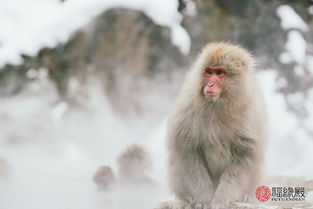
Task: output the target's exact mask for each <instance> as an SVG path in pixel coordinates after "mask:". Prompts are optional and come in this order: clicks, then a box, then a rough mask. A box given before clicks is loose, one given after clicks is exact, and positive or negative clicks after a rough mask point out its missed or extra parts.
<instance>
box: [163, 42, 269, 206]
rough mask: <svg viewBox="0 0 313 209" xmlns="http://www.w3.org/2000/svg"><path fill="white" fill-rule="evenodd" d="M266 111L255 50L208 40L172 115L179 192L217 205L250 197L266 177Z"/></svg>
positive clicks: (173, 176) (174, 186)
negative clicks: (258, 80)
mask: <svg viewBox="0 0 313 209" xmlns="http://www.w3.org/2000/svg"><path fill="white" fill-rule="evenodd" d="M265 115H266V114H265V105H264V104H263V99H262V95H261V94H260V91H259V88H258V85H257V80H256V77H255V72H254V59H253V58H252V56H251V54H250V53H249V52H248V51H247V50H245V49H243V48H241V47H239V46H235V45H232V44H229V43H211V44H208V45H207V46H206V47H205V48H204V49H203V50H202V52H201V53H200V54H199V56H198V58H197V60H196V62H195V63H194V65H193V67H192V69H191V70H190V72H189V73H188V75H187V77H186V80H185V82H184V84H183V87H182V90H181V92H180V93H179V96H178V98H177V101H176V103H175V105H174V108H173V111H172V114H171V115H170V118H169V121H168V131H167V141H168V148H169V178H170V187H171V190H172V191H173V192H174V194H175V195H176V197H177V198H178V199H180V200H182V201H184V202H187V203H190V204H193V203H196V204H203V205H208V206H209V207H211V208H214V209H217V208H225V207H226V206H227V204H228V203H229V201H233V200H247V199H248V198H249V197H250V196H251V195H252V194H253V193H254V192H255V189H256V187H257V185H259V181H260V180H261V177H262V175H261V173H262V162H263V160H262V158H263V143H264V140H265V138H266V132H267V131H266V116H265Z"/></svg>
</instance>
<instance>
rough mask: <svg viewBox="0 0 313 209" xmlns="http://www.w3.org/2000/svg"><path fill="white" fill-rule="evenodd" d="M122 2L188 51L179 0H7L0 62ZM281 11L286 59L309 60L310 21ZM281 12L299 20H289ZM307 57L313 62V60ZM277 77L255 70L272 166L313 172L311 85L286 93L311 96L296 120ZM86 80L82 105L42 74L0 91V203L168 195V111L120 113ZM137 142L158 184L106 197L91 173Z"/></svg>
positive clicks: (101, 202) (272, 170) (80, 208)
mask: <svg viewBox="0 0 313 209" xmlns="http://www.w3.org/2000/svg"><path fill="white" fill-rule="evenodd" d="M116 6H122V7H128V8H133V9H136V10H141V11H144V12H145V13H146V14H147V15H148V16H150V17H151V18H152V19H153V20H154V21H155V22H156V23H158V24H161V25H166V26H169V27H170V28H171V29H172V34H173V43H175V44H176V45H177V46H179V47H180V49H181V50H182V51H183V52H188V50H189V47H190V41H189V37H188V35H187V33H186V31H185V30H184V29H183V28H182V27H181V26H180V21H181V18H182V17H181V16H180V14H179V13H178V12H177V9H176V8H177V1H174V0H160V1H153V0H133V1H131V0H129V1H122V0H118V1H116V0H114V1H113V0H110V1H109V0H80V1H78V0H76V1H74V0H68V1H66V2H65V3H63V4H61V3H59V1H56V0H28V1H18V0H2V1H1V2H0V25H1V30H0V65H3V64H5V63H8V62H11V63H18V62H19V61H20V58H19V54H20V53H26V54H29V55H33V54H35V53H36V52H37V50H38V49H39V48H40V47H42V46H54V45H56V44H57V43H58V42H62V41H65V40H66V39H67V38H68V37H69V35H70V34H71V33H72V32H73V31H74V30H76V29H77V28H80V27H81V26H83V25H86V24H87V23H88V22H89V21H90V20H91V19H92V18H93V17H95V16H96V15H97V14H99V13H101V12H102V11H103V10H105V9H109V8H112V7H116ZM277 14H278V16H279V17H280V18H281V19H282V27H283V28H284V29H291V28H292V30H291V31H290V32H289V35H288V42H287V43H286V51H285V52H284V53H283V54H282V55H281V61H282V62H286V63H288V62H290V61H296V63H297V64H298V66H300V67H301V66H304V65H306V64H307V63H306V62H307V60H310V59H305V56H306V54H305V49H306V42H305V40H304V39H303V36H302V35H301V31H302V32H303V31H305V30H307V26H306V24H305V23H304V22H302V21H301V20H299V16H297V14H295V12H294V10H293V9H292V8H290V7H288V6H283V7H280V8H279V9H278V10H277ZM285 18H289V19H290V18H292V19H293V21H290V22H289V25H288V21H287V22H286V21H285ZM291 23H292V25H291ZM310 63H311V66H312V67H311V68H310V69H313V61H311V62H310ZM29 74H30V76H32V73H31V72H30V73H29ZM275 78H276V75H275V71H274V70H266V71H260V72H259V73H258V79H259V81H260V83H261V87H262V89H263V93H264V95H265V98H266V103H267V107H268V108H267V109H268V115H269V128H270V136H269V140H268V144H267V152H266V157H267V172H268V173H269V174H270V175H297V176H306V177H310V178H313V166H312V163H311V159H312V158H313V139H312V136H310V135H309V134H308V132H307V131H305V129H304V128H307V129H311V131H313V127H312V123H313V118H312V117H313V90H311V92H310V93H309V94H308V96H306V99H305V100H303V95H302V94H300V93H299V94H295V95H292V97H291V98H290V100H291V101H294V102H302V101H305V102H306V103H305V106H306V107H307V109H308V110H309V111H310V115H311V117H309V118H307V119H305V120H301V121H300V120H299V119H298V118H297V117H296V116H295V115H294V114H293V113H290V112H289V111H288V110H287V106H286V104H285V100H284V98H283V96H282V95H281V94H279V93H276V92H275V89H276V88H277V85H287V84H286V82H284V81H281V82H280V81H279V82H276V81H275ZM88 88H89V90H88V95H90V96H89V100H88V101H86V104H85V107H86V109H84V110H80V109H75V108H71V107H69V106H68V105H67V104H65V103H59V98H58V96H57V93H56V90H55V88H54V86H53V85H52V83H51V82H50V81H49V80H47V78H46V77H45V76H44V75H43V76H38V78H37V79H36V80H35V81H34V82H33V83H31V84H29V86H28V87H27V88H25V89H24V91H23V92H22V93H21V94H19V95H16V96H14V97H8V98H1V102H0V127H1V132H0V157H4V158H5V159H7V162H8V165H9V175H8V177H7V179H4V180H1V181H0V208H1V209H2V208H5V209H41V208H45V209H48V208H51V209H55V208H57V209H63V208H64V209H65V208H75V209H87V208H88V209H90V208H92V209H96V208H117V209H124V208H125V207H124V208H123V207H122V206H121V205H119V204H120V202H123V201H127V200H129V199H133V201H134V200H135V201H136V200H138V201H140V202H141V203H142V199H147V202H146V203H145V204H143V205H141V207H143V208H149V207H150V208H152V206H153V205H154V204H155V203H156V202H157V201H159V200H160V199H161V198H164V197H169V196H168V193H167V189H166V180H165V172H166V168H165V161H166V150H165V145H164V143H165V141H164V140H165V138H164V137H165V124H166V115H165V114H164V115H163V119H162V120H160V121H159V123H158V125H153V126H152V125H151V123H147V121H146V120H147V118H145V119H132V120H127V121H124V120H122V119H121V118H120V117H118V116H117V115H115V114H114V112H113V111H112V110H111V109H110V106H109V104H108V102H107V98H106V97H105V96H104V95H103V93H102V91H101V90H100V89H101V88H100V87H99V86H98V85H97V84H96V82H93V85H89V87H88ZM163 93H164V92H163ZM158 96H159V98H163V97H162V96H161V95H156V97H158ZM132 143H140V144H143V145H145V146H146V147H147V148H148V149H149V151H150V152H151V154H152V157H153V162H154V178H155V179H156V180H157V181H158V182H159V184H160V188H159V189H157V190H151V191H150V192H147V191H145V192H140V191H138V194H132V195H134V196H129V195H130V194H125V193H123V192H117V193H111V194H106V195H107V196H108V195H109V197H111V198H110V201H106V199H105V198H106V197H107V196H106V195H104V194H99V193H98V192H97V190H96V188H95V186H94V185H93V183H92V180H91V176H92V174H93V172H94V171H95V170H96V169H97V167H98V166H100V165H103V164H106V165H110V166H112V167H113V169H114V170H115V171H116V157H117V156H118V154H119V152H120V151H121V150H122V149H124V148H125V147H126V146H128V145H129V144H132ZM110 195H111V196H110ZM127 198H128V199H127ZM112 201H113V202H112ZM137 204H138V202H137ZM108 205H109V206H108ZM129 208H131V207H129ZM136 209H139V207H137V208H136Z"/></svg>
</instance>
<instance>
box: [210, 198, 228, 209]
mask: <svg viewBox="0 0 313 209" xmlns="http://www.w3.org/2000/svg"><path fill="white" fill-rule="evenodd" d="M227 205H228V201H226V200H222V199H217V198H214V199H213V200H212V203H211V208H210V209H227V208H228V207H227Z"/></svg>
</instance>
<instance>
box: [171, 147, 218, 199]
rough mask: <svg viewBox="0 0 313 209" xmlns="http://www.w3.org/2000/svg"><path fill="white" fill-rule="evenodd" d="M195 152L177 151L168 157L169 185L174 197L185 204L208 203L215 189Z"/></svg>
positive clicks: (201, 160)
mask: <svg viewBox="0 0 313 209" xmlns="http://www.w3.org/2000/svg"><path fill="white" fill-rule="evenodd" d="M201 157H202V156H201V155H199V153H198V151H197V150H188V151H187V150H184V151H183V150H177V152H175V153H172V154H171V155H170V158H169V159H170V167H169V171H170V173H169V175H170V183H171V188H172V190H173V192H174V193H175V194H176V196H177V197H178V198H179V199H180V200H183V201H186V202H189V203H190V202H197V203H208V202H210V201H211V200H212V198H213V195H214V190H215V187H214V185H213V183H212V180H211V179H210V176H209V174H208V171H207V168H206V167H205V165H204V162H203V159H201Z"/></svg>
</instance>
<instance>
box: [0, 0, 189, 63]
mask: <svg viewBox="0 0 313 209" xmlns="http://www.w3.org/2000/svg"><path fill="white" fill-rule="evenodd" d="M116 7H124V8H130V9H134V10H139V11H142V12H144V13H145V14H146V15H147V16H149V17H150V18H151V19H152V20H153V21H154V22H155V23H156V24H159V25H162V26H165V27H169V28H170V29H171V31H172V33H171V34H172V41H173V44H174V45H176V46H177V47H179V49H180V50H181V52H182V53H184V54H186V53H188V52H189V49H190V38H189V36H188V34H187V32H186V30H185V29H184V28H183V27H182V26H181V25H180V22H181V21H182V16H181V14H180V13H179V12H178V11H177V7H178V2H177V1H176V0H160V1H153V0H127V1H125V0H80V1H78V0H69V1H65V2H64V3H60V2H59V1H57V0H28V1H19V0H2V1H0V25H1V32H0V67H1V66H3V65H4V64H6V63H11V64H19V63H21V61H22V59H21V57H20V54H22V53H23V54H26V55H30V56H33V55H35V54H36V53H37V52H38V50H39V49H40V48H41V47H43V46H46V47H53V46H55V45H57V44H58V43H60V42H65V41H66V40H67V39H68V38H69V36H70V34H71V33H73V32H74V31H75V30H77V29H79V28H82V27H83V26H85V25H86V24H88V23H89V22H90V21H91V20H92V19H93V18H94V17H95V16H97V15H99V14H100V13H102V12H103V11H105V10H108V9H111V8H116Z"/></svg>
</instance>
